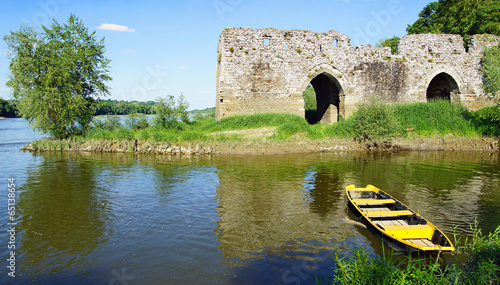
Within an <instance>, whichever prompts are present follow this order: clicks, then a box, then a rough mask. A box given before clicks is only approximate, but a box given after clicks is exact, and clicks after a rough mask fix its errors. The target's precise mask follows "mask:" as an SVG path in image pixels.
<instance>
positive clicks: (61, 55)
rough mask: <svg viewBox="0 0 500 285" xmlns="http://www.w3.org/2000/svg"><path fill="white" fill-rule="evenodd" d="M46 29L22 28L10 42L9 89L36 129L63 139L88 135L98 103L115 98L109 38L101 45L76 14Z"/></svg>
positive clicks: (102, 40)
mask: <svg viewBox="0 0 500 285" xmlns="http://www.w3.org/2000/svg"><path fill="white" fill-rule="evenodd" d="M43 30H44V32H43V33H41V34H40V33H38V32H36V31H35V29H34V28H33V27H29V26H22V27H21V28H20V29H19V31H16V32H10V34H8V35H6V36H5V37H4V40H5V42H6V43H7V45H8V48H9V50H11V51H12V53H11V55H10V60H11V61H10V66H9V68H10V75H9V81H8V82H7V86H9V87H11V88H12V90H13V95H14V98H15V99H17V100H19V103H18V107H19V113H20V114H21V115H22V117H23V118H25V119H27V120H28V122H29V123H30V125H31V126H32V127H33V128H36V129H39V130H41V131H43V132H47V133H50V134H51V135H52V136H53V137H55V138H60V139H62V138H67V137H69V136H71V135H73V134H81V133H84V132H86V131H87V129H88V128H89V125H90V122H91V120H92V117H93V116H94V113H95V106H96V99H97V98H98V97H99V96H105V95H108V94H109V88H108V87H107V86H106V85H105V82H106V81H109V80H111V77H110V76H109V75H108V72H109V70H108V69H109V63H110V60H109V59H107V58H106V57H105V56H104V52H105V47H104V39H101V40H97V39H96V37H95V32H93V33H89V31H88V29H87V28H86V27H85V26H84V25H83V23H82V22H81V21H80V20H79V19H78V18H77V17H76V16H75V15H73V14H72V15H71V16H70V17H69V19H68V21H67V23H65V24H59V23H58V22H56V21H54V22H53V23H52V25H51V26H50V27H45V26H43Z"/></svg>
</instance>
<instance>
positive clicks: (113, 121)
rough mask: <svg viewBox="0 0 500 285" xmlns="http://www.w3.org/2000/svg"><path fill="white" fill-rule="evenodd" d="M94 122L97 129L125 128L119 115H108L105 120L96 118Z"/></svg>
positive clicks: (112, 129)
mask: <svg viewBox="0 0 500 285" xmlns="http://www.w3.org/2000/svg"><path fill="white" fill-rule="evenodd" d="M92 123H93V126H94V128H95V129H103V130H108V131H114V130H117V129H121V128H123V125H122V124H121V122H120V118H119V117H117V116H107V117H106V119H104V120H99V119H97V120H96V119H94V120H93V121H92Z"/></svg>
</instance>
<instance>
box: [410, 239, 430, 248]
mask: <svg viewBox="0 0 500 285" xmlns="http://www.w3.org/2000/svg"><path fill="white" fill-rule="evenodd" d="M406 241H408V242H411V243H413V244H416V245H418V246H422V247H426V246H427V244H425V243H423V242H422V239H407V240H406Z"/></svg>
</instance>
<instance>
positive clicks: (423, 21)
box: [406, 2, 442, 34]
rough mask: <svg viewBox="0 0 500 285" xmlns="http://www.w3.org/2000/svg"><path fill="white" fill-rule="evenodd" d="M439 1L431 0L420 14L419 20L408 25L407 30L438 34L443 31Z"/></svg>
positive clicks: (412, 32)
mask: <svg viewBox="0 0 500 285" xmlns="http://www.w3.org/2000/svg"><path fill="white" fill-rule="evenodd" d="M439 7H440V4H439V3H438V2H431V3H430V4H428V5H427V6H425V7H424V9H423V10H422V11H421V12H420V13H419V14H418V17H419V18H418V20H417V21H416V22H415V23H413V25H408V28H407V29H406V31H407V32H408V34H425V33H432V34H436V33H439V32H440V31H441V29H442V28H441V24H440V15H439V14H438V9H439Z"/></svg>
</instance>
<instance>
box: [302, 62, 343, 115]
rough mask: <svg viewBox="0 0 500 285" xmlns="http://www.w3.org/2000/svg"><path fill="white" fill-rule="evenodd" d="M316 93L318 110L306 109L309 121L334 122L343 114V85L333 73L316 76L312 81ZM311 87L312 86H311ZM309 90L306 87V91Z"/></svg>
mask: <svg viewBox="0 0 500 285" xmlns="http://www.w3.org/2000/svg"><path fill="white" fill-rule="evenodd" d="M310 84H311V86H312V88H313V89H314V93H316V112H310V111H309V112H307V111H306V114H305V116H306V120H307V121H308V122H309V123H312V124H314V123H318V122H320V123H322V124H333V123H335V122H337V121H338V120H339V115H342V114H343V104H342V102H341V97H343V91H342V87H341V86H340V83H339V82H338V80H337V79H336V78H335V77H333V76H332V75H330V74H328V73H326V72H323V73H321V74H318V75H317V76H316V77H314V78H313V79H312V80H311V82H310ZM309 89H310V87H309ZM307 91H308V90H307V89H306V92H307Z"/></svg>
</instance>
